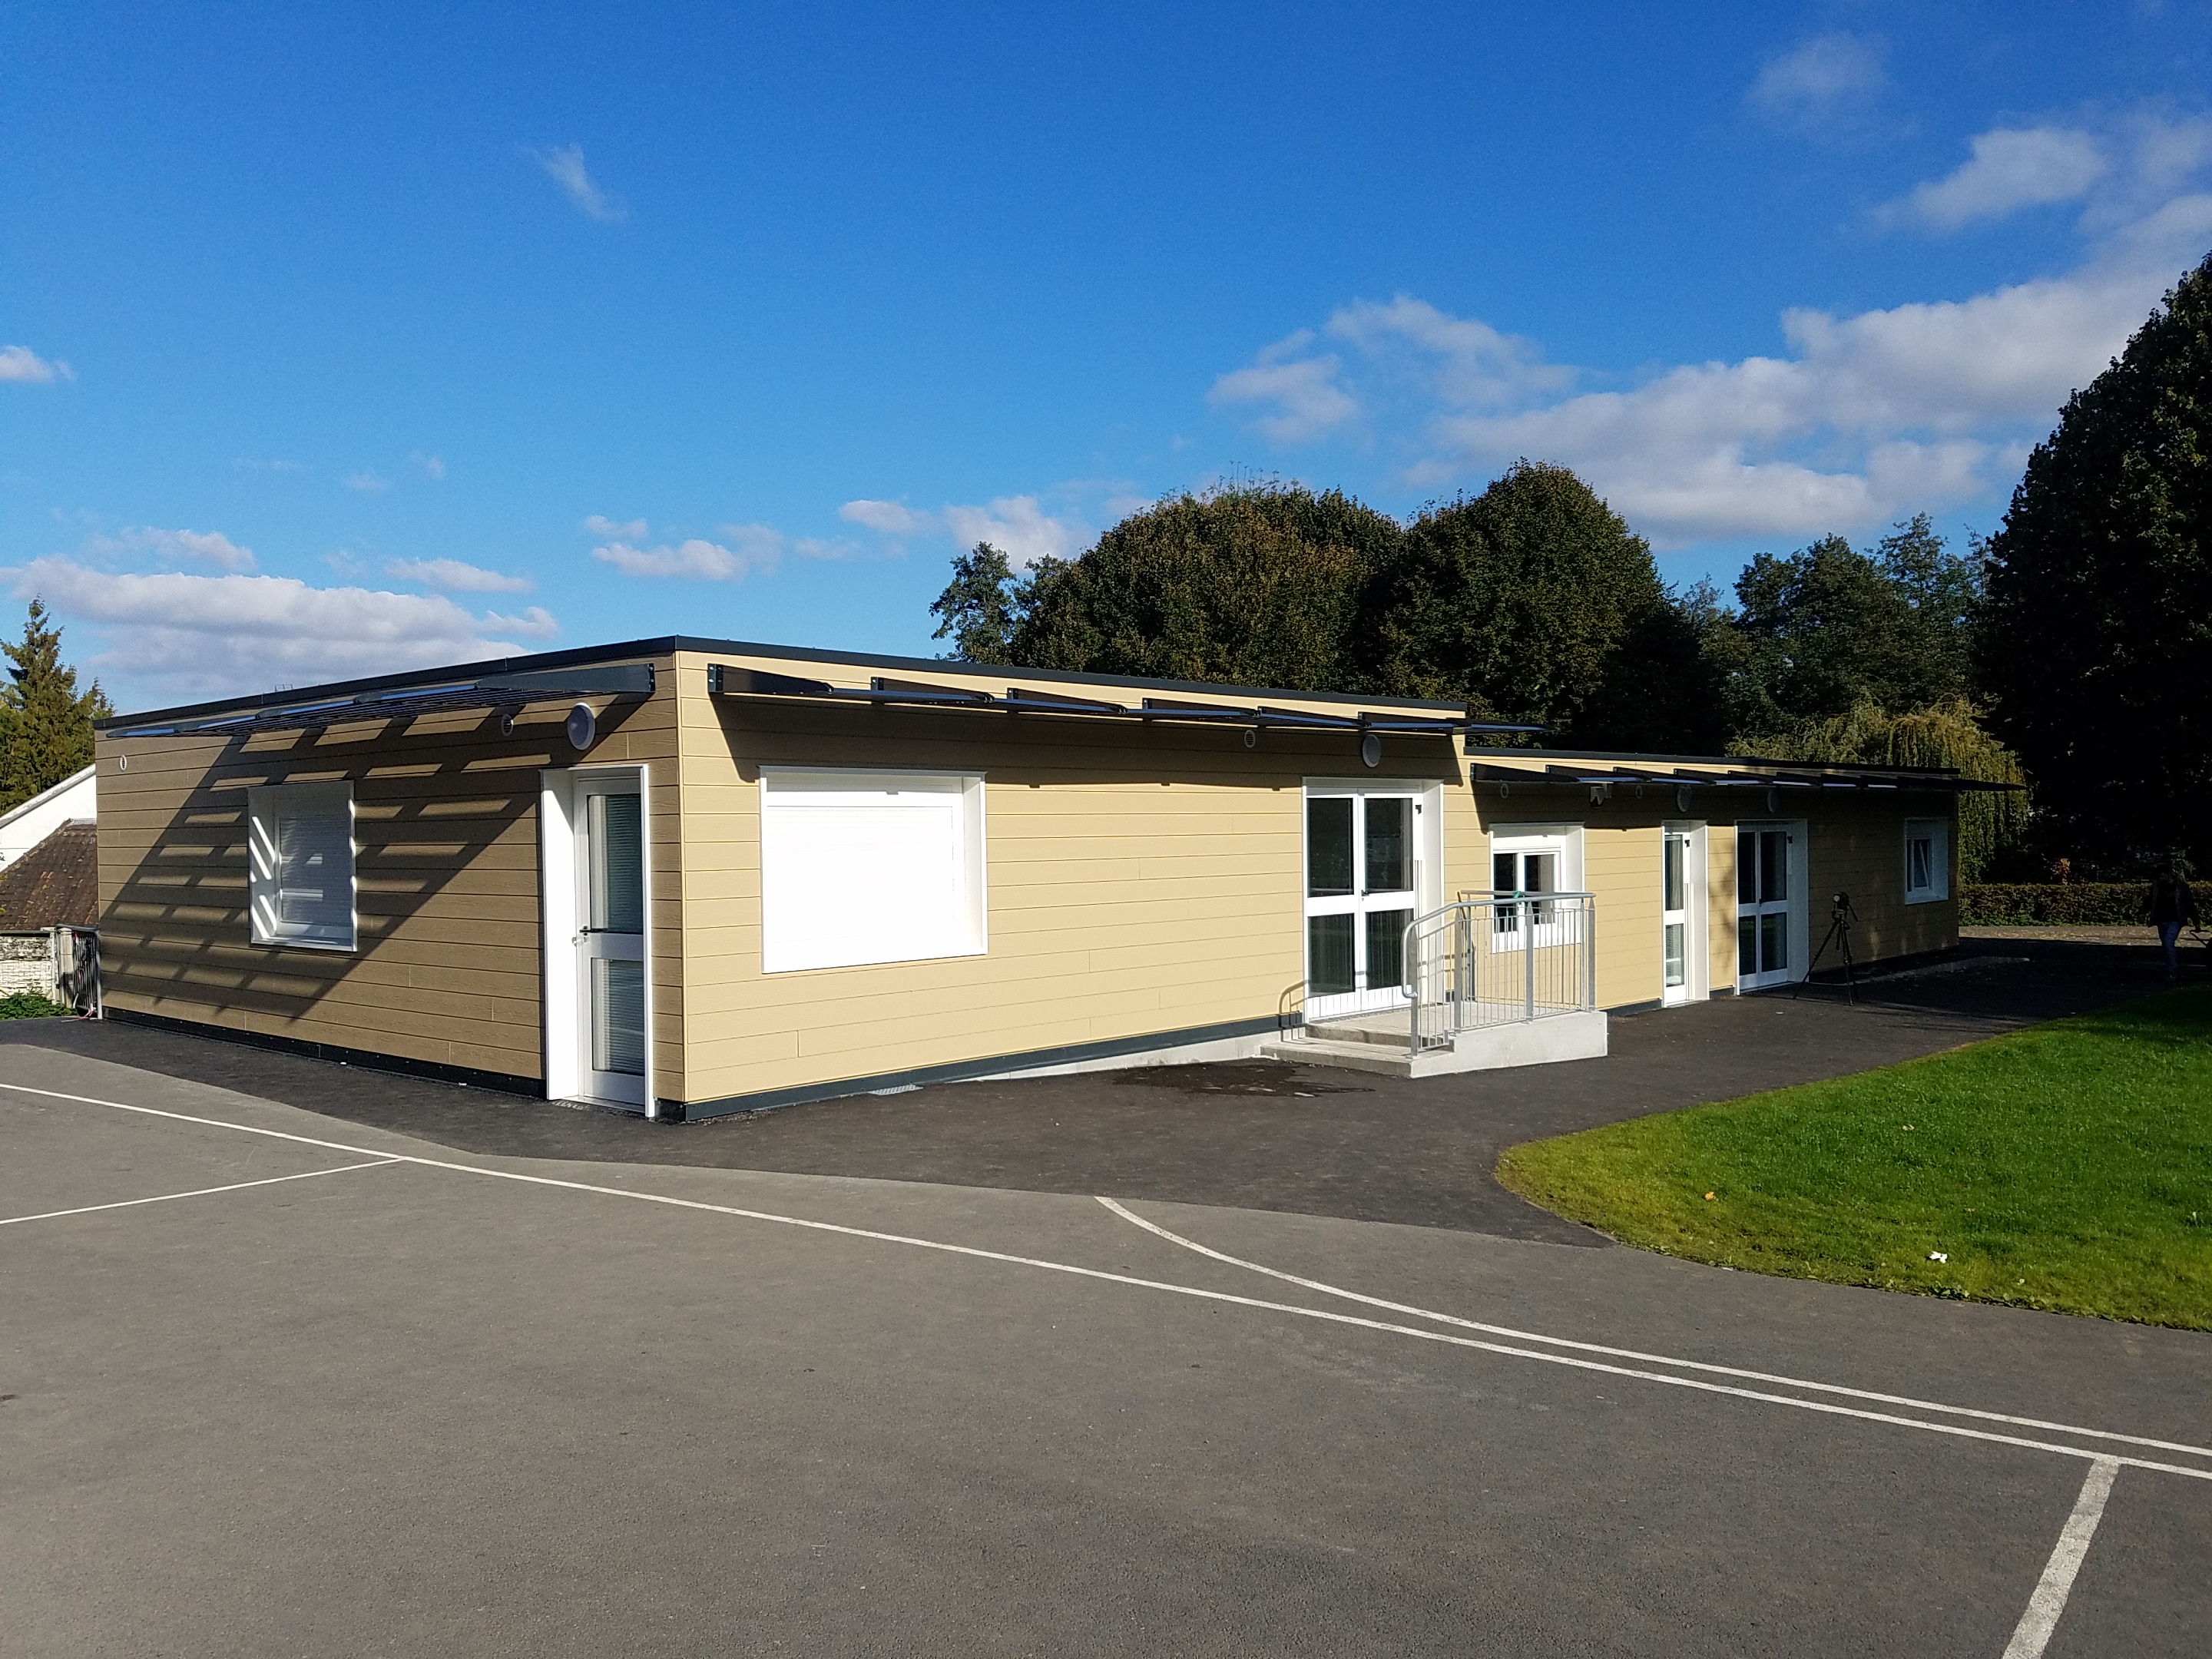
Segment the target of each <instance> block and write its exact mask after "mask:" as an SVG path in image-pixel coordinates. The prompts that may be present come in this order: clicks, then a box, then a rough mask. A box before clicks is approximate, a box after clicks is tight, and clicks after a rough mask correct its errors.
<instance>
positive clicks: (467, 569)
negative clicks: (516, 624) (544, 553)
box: [384, 559, 538, 593]
mask: <svg viewBox="0 0 2212 1659" xmlns="http://www.w3.org/2000/svg"><path fill="white" fill-rule="evenodd" d="M384 574H386V575H387V576H394V577H397V578H398V580H401V581H403V582H420V583H422V586H425V587H435V588H437V589H439V590H440V591H441V592H447V593H527V592H529V591H530V590H531V589H532V588H533V587H535V586H537V585H538V584H537V583H535V582H533V581H532V580H530V578H529V577H527V576H507V575H502V574H500V573H499V572H498V571H496V570H486V569H484V568H483V567H482V566H480V565H473V564H464V563H463V562H461V561H460V560H459V559H394V560H393V561H392V562H391V563H389V564H387V565H386V566H385V567H384Z"/></svg>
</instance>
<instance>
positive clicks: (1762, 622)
mask: <svg viewBox="0 0 2212 1659" xmlns="http://www.w3.org/2000/svg"><path fill="white" fill-rule="evenodd" d="M1975 586H1976V582H1975V576H1974V567H1973V565H1972V562H1970V561H1964V560H1960V559H1956V558H1954V557H1952V556H1950V555H1949V554H1948V553H1946V552H1945V551H1944V549H1943V544H1942V539H1941V538H1938V537H1936V535H1935V534H1934V532H1932V531H1930V530H1929V527H1928V521H1927V520H1926V519H1925V518H1924V517H1923V518H1919V519H1916V520H1912V521H1911V523H1910V524H1906V525H1901V526H1899V527H1898V530H1897V532H1896V533H1895V534H1893V535H1892V536H1890V537H1889V538H1887V539H1886V540H1885V541H1884V542H1883V543H1882V544H1881V550H1880V552H1879V555H1878V556H1873V557H1869V556H1868V555H1866V554H1864V553H1861V552H1859V551H1858V550H1856V549H1855V548H1853V547H1852V546H1851V544H1850V543H1849V542H1847V541H1845V540H1844V538H1842V537H1841V536H1826V537H1823V538H1821V539H1820V540H1819V541H1817V542H1814V544H1812V545H1811V546H1810V547H1808V548H1805V549H1803V550H1801V551H1799V552H1796V553H1793V554H1791V555H1790V556H1789V557H1788V558H1777V557H1775V556H1773V555H1772V554H1771V553H1761V554H1759V556H1757V557H1756V558H1754V559H1753V561H1752V562H1751V563H1750V565H1749V566H1748V567H1747V568H1746V569H1745V570H1744V573H1743V574H1742V575H1741V576H1740V577H1738V578H1737V579H1736V585H1735V592H1736V600H1737V604H1738V606H1739V609H1738V610H1737V611H1736V613H1735V617H1734V619H1733V622H1732V624H1731V625H1732V628H1733V630H1734V632H1735V642H1734V643H1733V644H1732V645H1730V646H1727V647H1723V650H1724V651H1725V652H1726V653H1727V656H1728V661H1727V663H1726V667H1727V669H1728V673H1727V696H1728V702H1729V716H1730V719H1731V721H1732V723H1733V724H1734V725H1735V728H1736V730H1737V731H1739V732H1748V731H1772V730H1774V729H1776V728H1778V727H1780V726H1787V725H1790V724H1791V723H1793V722H1796V721H1802V720H1832V719H1834V718H1835V717H1837V716H1838V715H1841V714H1845V713H1847V712H1848V711H1849V710H1850V708H1851V707H1852V706H1853V705H1854V704H1856V703H1858V702H1867V701H1871V702H1875V703H1878V704H1880V705H1881V706H1882V707H1883V708H1925V707H1927V706H1929V705H1930V704H1933V703H1937V702H1945V701H1948V700H1949V699H1952V698H1955V697H1958V696H1961V695H1963V693H1964V692H1965V690H1966V666H1967V663H1966V656H1967V653H1966V635H1965V630H1966V619H1967V617H1968V616H1969V614H1970V612H1971V610H1972V604H1973V599H1974V589H1975Z"/></svg>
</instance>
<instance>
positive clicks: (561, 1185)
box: [0, 1083, 2212, 1480]
mask: <svg viewBox="0 0 2212 1659" xmlns="http://www.w3.org/2000/svg"><path fill="white" fill-rule="evenodd" d="M0 1089H9V1090H13V1091H15V1092H17V1093H19V1094H27V1095H44V1096H46V1097H48V1098H50V1099H53V1100H71V1101H76V1102H78V1103H81V1104H83V1105H87V1106H105V1107H109V1108H111V1109H114V1110H116V1111H118V1112H135V1113H137V1114H138V1115H141V1116H144V1117H159V1118H167V1119H168V1120H169V1121H172V1122H176V1123H196V1124H198V1125H201V1126H202V1127H206V1128H210V1129H233V1130H235V1131H237V1132H238V1133H240V1134H250V1135H266V1136H268V1137H269V1138H270V1139H275V1140H289V1141H292V1142H294V1143H295V1144H297V1145H300V1146H324V1147H328V1148H329V1149H330V1150H331V1151H333V1152H359V1153H362V1154H364V1155H366V1156H368V1157H372V1158H379V1159H381V1160H384V1161H386V1162H390V1163H394V1164H416V1165H417V1166H419V1167H421V1168H422V1169H426V1170H453V1172H455V1173H456V1174H459V1175H472V1176H485V1177H487V1178H488V1179H490V1180H494V1181H511V1182H516V1183H517V1184H519V1185H522V1186H527V1187H547V1188H556V1189H557V1190H561V1191H565V1192H572V1193H591V1194H595V1195H597V1196H599V1197H602V1198H624V1199H629V1200H631V1201H633V1202H635V1203H639V1204H659V1205H663V1206H666V1207H668V1208H670V1209H678V1210H696V1211H699V1212H703V1213H706V1214H709V1215H726V1216H734V1217H736V1218H738V1219H739V1220H744V1221H766V1222H772V1223H774V1224H775V1225H778V1226H783V1227H799V1228H804V1229H805V1230H806V1231H809V1232H818V1233H832V1234H836V1235H837V1236H838V1237H844V1238H862V1239H867V1240H869V1241H871V1242H872V1243H879V1244H901V1245H905V1246H907V1247H908V1248H909V1249H919V1250H936V1251H939V1252H941V1253H943V1254H945V1255H959V1256H967V1257H969V1258H970V1259H971V1260H975V1261H999V1262H1004V1263H1006V1264H1007V1265H1009V1266H1012V1267H1035V1268H1037V1269H1039V1270H1040V1271H1042V1272H1045V1273H1066V1274H1067V1275H1068V1276H1069V1277H1071V1278H1075V1279H1097V1280H1099V1281H1101V1282H1103V1283H1105V1284H1109V1285H1130V1286H1132V1287H1133V1288H1135V1289H1138V1290H1145V1291H1164V1292H1165V1293H1166V1294H1168V1295H1170V1296H1184V1297H1191V1298H1193V1299H1194V1300H1196V1301H1201V1302H1218V1303H1222V1304H1227V1305H1228V1306H1231V1307H1237V1308H1253V1309H1256V1310H1260V1311H1261V1312H1263V1313H1276V1314H1289V1315H1291V1316H1294V1317H1297V1318H1300V1319H1313V1320H1319V1321H1321V1322H1324V1323H1326V1324H1330V1325H1346V1326H1351V1327H1354V1328H1358V1329H1361V1330H1370V1331H1384V1332H1387V1333H1389V1334H1391V1335H1394V1336H1407V1337H1412V1338H1413V1339H1414V1340H1416V1341H1420V1342H1437V1343H1442V1344H1443V1345H1445V1346H1449V1347H1455V1348H1474V1349H1479V1350H1480V1351H1481V1352H1485V1353H1495V1354H1504V1355H1506V1356H1508V1357H1509V1358H1515V1359H1534V1360H1537V1361H1540V1362H1541V1363H1542V1364H1547V1365H1565V1366H1568V1367H1570V1368H1571V1369H1573V1370H1583V1371H1597V1372H1601V1373H1602V1374H1604V1375H1606V1376H1627V1377H1634V1378H1636V1379H1638V1381H1641V1382H1645V1383H1663V1384H1665V1385H1666V1386H1667V1387H1668V1388H1674V1389H1696V1390H1697V1391H1698V1392H1699V1393H1701V1394H1717V1395H1730V1396H1732V1397H1734V1398H1735V1399H1738V1400H1756V1401H1762V1402H1764V1403H1765V1404H1767V1405H1771V1406H1791V1407H1796V1409H1797V1410H1799V1411H1806V1412H1818V1413H1821V1414H1822V1415H1823V1416H1826V1417H1848V1418H1855V1419H1858V1420H1860V1421H1862V1422H1867V1423H1884V1424H1887V1425H1891V1426H1893V1427H1895V1428H1903V1429H1918V1430H1921V1431H1923V1432H1925V1433H1928V1434H1942V1435H1949V1436H1952V1437H1954V1438H1957V1439H1961V1440H1982V1441H1988V1442H1990V1443H1994V1444H1996V1445H2002V1446H2021V1447H2024V1448H2026V1449H2028V1450H2030V1451H2047V1452H2055V1453H2057V1454H2058V1455H2060V1456H2062V1457H2087V1458H2092V1459H2094V1458H2099V1457H2106V1456H2108V1455H2109V1454H2106V1453H2103V1452H2090V1451H2085V1450H2084V1449H2082V1448H2081V1447H2079V1446H2067V1445H2061V1444H2059V1443H2057V1442H2056V1441H2050V1440H2029V1439H2026V1438H2024V1437H2021V1436H2019V1435H2012V1434H1996V1433H1993V1432H1992V1431H1989V1430H1987V1429H1969V1428H1966V1427H1963V1426H1961V1425H1959V1424H1956V1423H1929V1422H1925V1421H1923V1420H1922V1419H1918V1418H1912V1417H1899V1416H1897V1415H1896V1414H1895V1413H1891V1412H1875V1411H1865V1410H1862V1409H1861V1408H1859V1407H1856V1406H1837V1405H1831V1404H1830V1403H1828V1402H1827V1401H1824V1400H1804V1399H1800V1398H1798V1397H1796V1396H1795V1395H1786V1394H1766V1393H1764V1392H1762V1391H1760V1390H1759V1389H1741V1388H1736V1387H1735V1386H1733V1385H1731V1384H1729V1383H1707V1382H1705V1381H1704V1380H1702V1379H1701V1378H1699V1377H1694V1376H1668V1375H1667V1374H1665V1373H1663V1372H1660V1371H1643V1370H1634V1369H1632V1368H1631V1367H1629V1366H1626V1365H1613V1364H1604V1363H1602V1362H1601V1361H1599V1360H1595V1359H1582V1358H1577V1357H1575V1356H1574V1355H1572V1354H1565V1353H1546V1352H1541V1350H1538V1349H1534V1348H1516V1347H1509V1346H1506V1345H1505V1344H1504V1343H1502V1342H1489V1341H1484V1340H1480V1339H1477V1338H1474V1337H1470V1336H1454V1335H1452V1334H1450V1333H1449V1332H1447V1331H1437V1330H1424V1329H1421V1328H1419V1327H1418V1326H1413V1325H1393V1324H1390V1323H1388V1322H1385V1321H1383V1320H1379V1319H1362V1318H1360V1317H1358V1316H1357V1315H1354V1314H1341V1313H1332V1312H1330V1311H1329V1310H1328V1309H1326V1308H1302V1307H1299V1306H1297V1304H1293V1303H1289V1302H1267V1301H1262V1300H1261V1298H1259V1297H1251V1296H1237V1295H1236V1294H1234V1293H1233V1292H1231V1291H1209V1290H1204V1289H1201V1288H1200V1286H1198V1285H1177V1284H1172V1283H1170V1282H1168V1281H1166V1280H1164V1279H1139V1278H1136V1277H1135V1276H1133V1275H1132V1274H1129V1273H1109V1272H1107V1271H1106V1270H1105V1269H1104V1268H1103V1267H1078V1266H1077V1265H1075V1264H1074V1263H1073V1262H1068V1261H1046V1260H1044V1259H1043V1258H1042V1257H1038V1256H1029V1255H1011V1254H1009V1253H1008V1252H1006V1251H1005V1250H986V1249H980V1248H978V1247H977V1246H975V1245H973V1244H947V1243H944V1242H942V1241H941V1240H939V1239H934V1238H915V1237H911V1236H909V1235H908V1234H904V1233H886V1232H878V1231H875V1230H874V1229H873V1228H869V1227H848V1226H846V1225H843V1224H842V1223H840V1222H836V1221H811V1220H808V1219H807V1218H805V1217H804V1216H793V1215H779V1214H777V1213H776V1212H775V1211H773V1210H750V1209H744V1208H741V1207H739V1206H736V1205H732V1204H708V1203H706V1202H704V1201H703V1200H699V1199H696V1198H675V1197H671V1196H670V1195H669V1194H665V1193H648V1192H639V1191H636V1190H635V1189H633V1188H628V1187H601V1186H598V1185H595V1184H593V1183H592V1182H586V1181H562V1180H561V1179H559V1178H558V1177H556V1176H537V1175H524V1174H522V1173H521V1172H520V1171H519V1170H490V1169H486V1168H485V1167H484V1166H483V1165H482V1164H456V1163H454V1162H453V1161H452V1160H451V1159H449V1158H422V1157H417V1156H416V1155H414V1154H411V1153H404V1152H376V1151H375V1149H374V1148H373V1147H368V1146H349V1145H348V1144H347V1143H346V1142H344V1141H340V1140H323V1139H318V1138H316V1137H315V1136H313V1135H300V1134H293V1133H289V1131H287V1130H283V1129H264V1128H262V1127H260V1126H259V1125H258V1124H252V1123H233V1122H230V1121H227V1120H225V1119H222V1118H215V1117H198V1116H195V1115H193V1114H191V1113H190V1112H171V1111H165V1110H163V1109H161V1108H159V1107H155V1106H134V1105H131V1103H129V1102H127V1101H121V1100H102V1099H100V1098H98V1097H95V1096H92V1095H73V1094H67V1093H64V1092H63V1091H60V1090H58V1089H34V1088H32V1087H30V1086H29V1085H26V1084H21V1083H0ZM2189 1450H2191V1452H2194V1453H2196V1454H2197V1455H2199V1456H2205V1457H2212V1449H2206V1448H2203V1447H2191V1448H2189ZM2114 1461H2117V1462H2120V1463H2124V1464H2125V1465H2126V1466H2127V1467H2128V1468H2137V1469H2155V1470H2157V1471H2159V1472H2160V1474H2179V1475H2184V1476H2186V1477H2187V1478H2188V1479H2190V1480H2212V1469H2204V1468H2189V1467H2188V1466H2186V1465H2185V1464H2180V1463H2162V1462H2156V1461H2154V1460H2153V1459H2150V1458H2146V1457H2120V1458H2118V1459H2116V1460H2114Z"/></svg>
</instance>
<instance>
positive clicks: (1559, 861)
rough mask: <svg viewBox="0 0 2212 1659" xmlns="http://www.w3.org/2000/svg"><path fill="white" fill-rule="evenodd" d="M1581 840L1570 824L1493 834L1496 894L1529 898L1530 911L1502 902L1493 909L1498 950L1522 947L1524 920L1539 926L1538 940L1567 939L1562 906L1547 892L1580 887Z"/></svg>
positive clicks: (1492, 881)
mask: <svg viewBox="0 0 2212 1659" xmlns="http://www.w3.org/2000/svg"><path fill="white" fill-rule="evenodd" d="M1579 839H1580V838H1579V837H1578V836H1577V835H1576V834H1575V832H1574V830H1573V829H1571V827H1560V828H1557V829H1553V828H1549V827H1537V826H1528V827H1522V826H1518V825H1516V826H1513V827H1511V828H1500V829H1494V830H1492V832H1491V836H1490V890H1491V893H1492V896H1495V897H1498V898H1501V899H1514V898H1526V899H1527V900H1528V906H1527V908H1526V909H1525V910H1524V909H1523V908H1522V907H1521V906H1520V905H1517V904H1500V905H1498V907H1497V908H1495V909H1494V910H1493V911H1492V915H1491V924H1490V925H1491V933H1492V943H1493V945H1494V946H1495V948H1497V949H1498V950H1516V951H1517V950H1519V949H1520V948H1521V924H1522V921H1523V920H1524V918H1525V919H1526V920H1528V921H1530V922H1533V923H1534V927H1535V930H1536V938H1535V943H1536V944H1538V945H1557V944H1563V943H1565V941H1566V933H1565V932H1563V931H1562V928H1561V926H1560V915H1559V905H1558V904H1557V903H1556V902H1554V901H1553V900H1551V899H1549V898H1547V897H1546V896H1545V895H1547V894H1551V893H1571V892H1574V891H1576V890H1577V889H1578V888H1579V887H1580V885H1581V882H1582V868H1581V863H1582V860H1581V859H1580V857H1579V854H1580V853H1581V850H1582V849H1581V848H1580V846H1579V845H1578V842H1579Z"/></svg>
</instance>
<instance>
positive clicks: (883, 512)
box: [837, 500, 937, 537]
mask: <svg viewBox="0 0 2212 1659" xmlns="http://www.w3.org/2000/svg"><path fill="white" fill-rule="evenodd" d="M837 516H838V517H839V518H841V519H843V520H846V521H847V522H848V523H850V524H857V525H865V526H867V527H868V528H869V529H870V530H872V531H875V532H878V533H879V534H881V535H885V536H900V537H904V536H920V535H924V534H926V533H927V532H929V531H932V530H933V529H935V528H936V527H937V520H935V519H934V518H933V516H932V515H931V514H929V513H917V512H915V510H914V509H913V508H912V507H902V506H901V505H900V504H899V503H898V502H896V501H866V500H862V501H848V502H846V503H845V505H844V506H842V507H839V508H838V509H837Z"/></svg>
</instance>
